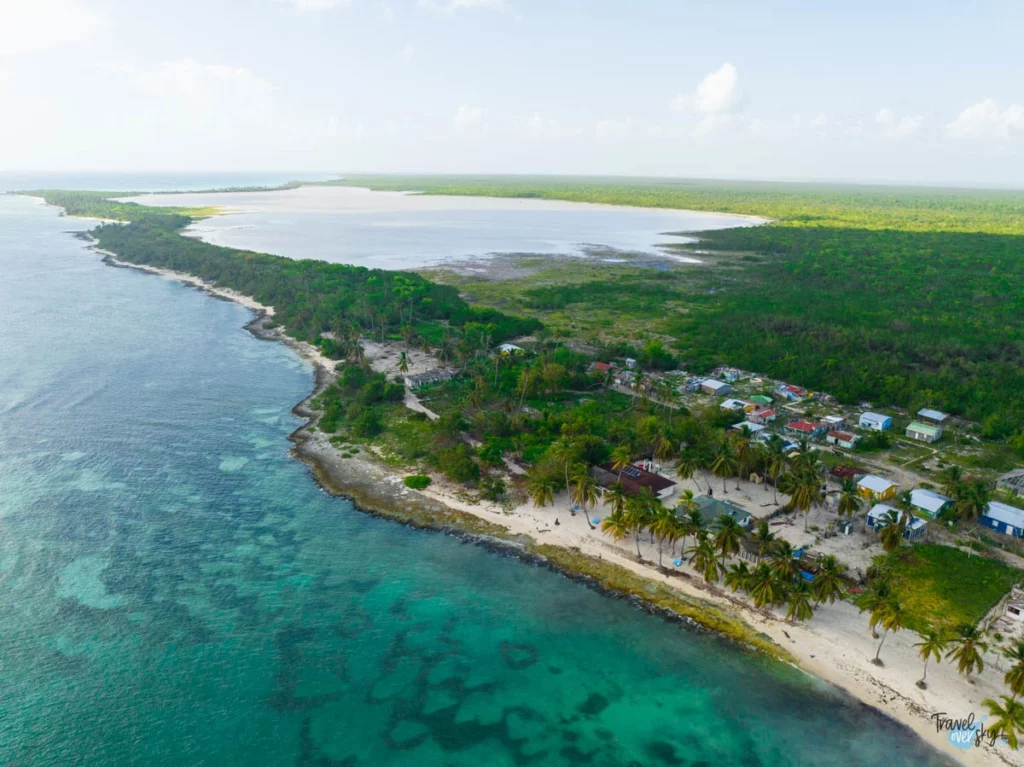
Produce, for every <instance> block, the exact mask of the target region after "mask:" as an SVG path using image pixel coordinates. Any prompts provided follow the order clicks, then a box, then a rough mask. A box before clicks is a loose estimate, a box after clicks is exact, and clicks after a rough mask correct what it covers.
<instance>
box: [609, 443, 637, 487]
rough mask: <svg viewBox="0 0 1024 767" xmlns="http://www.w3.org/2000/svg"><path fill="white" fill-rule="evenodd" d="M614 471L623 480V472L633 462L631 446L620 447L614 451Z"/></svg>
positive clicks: (612, 456)
mask: <svg viewBox="0 0 1024 767" xmlns="http://www.w3.org/2000/svg"><path fill="white" fill-rule="evenodd" d="M611 458H612V471H616V472H618V474H619V479H620V480H621V479H622V470H623V469H625V468H626V467H627V466H629V464H630V463H632V462H633V451H632V450H631V449H630V447H629V445H619V446H618V447H617V448H615V449H614V450H612V455H611Z"/></svg>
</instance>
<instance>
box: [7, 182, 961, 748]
mask: <svg viewBox="0 0 1024 767" xmlns="http://www.w3.org/2000/svg"><path fill="white" fill-rule="evenodd" d="M85 226H86V225H85V224H84V223H82V222H74V221H69V220H66V219H59V218H57V217H56V216H55V215H54V213H53V211H51V210H47V209H45V208H42V207H40V206H37V205H34V204H33V203H31V202H29V201H27V200H23V199H17V198H6V197H0V328H2V332H0V764H19V765H71V764H74V765H79V764H142V765H197V764H203V765H242V764H268V765H388V764H396V765H406V764H410V765H412V764H416V765H529V764H537V765H541V764H542V765H562V764H565V765H569V764H582V763H589V764H594V765H619V764H643V765H691V764H715V765H732V764H747V765H761V764H764V765H775V764H816V765H823V764H829V765H845V764H865V765H874V764H880V763H885V764H887V765H902V764H908V765H909V764H938V763H941V760H940V758H939V757H938V756H937V755H935V754H934V753H933V752H931V751H930V750H928V749H926V748H925V747H924V746H923V744H921V743H920V742H919V741H918V740H916V739H915V738H914V737H913V736H912V735H911V734H910V733H909V732H907V731H906V730H904V729H902V728H900V727H898V726H897V725H895V724H894V723H892V722H891V721H890V720H888V719H886V718H884V717H882V716H880V715H878V714H876V713H874V712H872V711H871V710H869V709H867V708H865V707H863V706H860V705H858V704H856V703H854V702H853V701H851V700H850V699H849V698H847V697H846V696H843V695H840V694H839V693H838V692H836V691H834V690H833V689H831V688H829V687H827V686H825V685H823V684H820V683H817V682H816V681H814V680H811V679H808V678H806V677H805V676H803V675H802V674H799V673H798V672H795V671H793V670H791V669H789V668H788V667H785V666H782V665H780V664H775V663H771V662H769V661H766V660H764V659H761V658H758V657H753V656H751V655H750V654H747V653H744V652H741V651H740V650H738V649H737V648H735V647H734V646H732V645H731V644H729V643H727V642H725V641H722V640H719V639H717V638H716V637H713V636H709V635H705V634H701V633H698V632H695V631H692V630H688V629H685V628H683V627H681V626H678V625H673V624H670V623H667V622H665V621H663V620H660V619H658V618H655V617H652V616H649V615H646V614H644V613H642V612H640V611H638V610H636V609H634V608H633V607H631V606H630V605H629V604H627V603H625V602H623V601H619V600H615V599H611V598H608V597H605V596H602V595H600V594H598V593H596V592H594V591H592V590H590V589H588V588H586V587H584V586H581V585H579V584H576V583H573V582H570V581H568V580H566V579H565V578H562V577H560V576H558V575H557V574H554V573H551V572H549V571H547V570H545V569H543V568H539V567H536V566H532V565H528V564H524V563H522V562H520V561H518V560H516V559H513V558H510V557H505V556H501V555H499V554H496V553H493V552H490V551H488V550H486V549H484V548H482V547H480V546H476V545H471V544H466V543H463V542H460V541H459V540H457V539H454V538H451V537H447V536H443V535H438V534H434V533H428V532H420V531H413V530H408V529H406V528H403V527H400V526H398V525H395V524H392V523H389V522H385V521H382V520H378V519H375V518H372V517H368V516H366V515H363V514H360V513H359V512H357V511H355V510H354V509H353V508H352V507H351V505H350V504H348V503H347V502H345V501H342V500H338V499H334V498H331V497H328V496H326V495H325V494H323V493H321V492H320V491H319V490H318V489H317V488H316V486H315V485H314V483H313V482H312V480H311V479H310V477H309V476H308V474H307V472H306V470H305V468H304V466H303V465H301V464H299V463H296V462H294V461H292V460H291V459H290V458H289V457H288V454H287V450H288V443H287V441H286V439H285V437H286V435H287V434H288V433H289V432H290V431H291V430H292V429H294V428H295V426H296V419H295V418H294V417H293V416H292V415H291V414H290V412H289V410H290V407H291V405H292V404H293V403H294V402H296V401H297V400H299V399H301V398H302V397H303V396H304V395H305V394H306V392H307V391H308V389H309V387H310V383H311V373H310V371H309V370H308V369H307V368H306V367H305V366H304V365H303V364H302V363H300V362H299V361H298V360H297V359H296V358H295V357H294V356H293V355H292V354H291V353H290V352H289V351H288V350H287V349H285V348H283V347H282V346H280V345H277V344H271V343H266V342H261V341H258V340H256V339H254V338H253V337H251V336H250V335H249V334H248V333H246V332H245V331H244V330H242V325H243V324H244V323H245V322H246V320H247V319H248V314H247V312H246V311H244V310H243V309H241V308H239V307H237V306H234V305H232V304H229V303H225V302H222V301H217V300H214V299H211V298H209V297H207V296H204V295H202V294H200V293H198V292H196V291H194V290H190V289H187V288H184V287H182V286H180V285H178V284H175V283H171V282H167V281H163V280H160V279H158V278H155V277H151V276H148V275H144V274H141V273H138V272H134V271H129V270H120V269H112V268H110V267H106V266H103V265H102V264H101V263H100V262H99V260H98V258H97V257H96V256H95V255H93V254H91V253H90V252H88V251H87V250H86V249H85V247H84V244H83V243H81V242H80V241H78V240H75V239H74V238H72V237H71V236H69V235H68V234H67V231H68V230H72V229H82V228H85Z"/></svg>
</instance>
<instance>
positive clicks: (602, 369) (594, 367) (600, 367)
mask: <svg viewBox="0 0 1024 767" xmlns="http://www.w3.org/2000/svg"><path fill="white" fill-rule="evenodd" d="M616 369H617V368H616V367H615V365H609V364H608V363H607V362H591V363H590V367H589V368H587V370H588V371H589V372H591V373H596V374H598V375H602V376H606V375H608V374H609V373H611V372H613V371H615V370H616Z"/></svg>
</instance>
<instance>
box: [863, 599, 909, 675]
mask: <svg viewBox="0 0 1024 767" xmlns="http://www.w3.org/2000/svg"><path fill="white" fill-rule="evenodd" d="M905 620H906V615H905V614H904V612H903V606H902V605H901V604H900V603H899V602H898V601H897V600H896V597H889V598H888V599H886V600H885V601H884V602H882V603H881V604H880V605H878V606H877V607H876V608H875V609H874V610H872V612H871V629H872V631H874V628H875V626H881V627H882V628H883V629H885V632H884V633H883V634H882V641H881V642H879V643H878V650H876V651H875V658H874V660H872V661H871V662H872V663H874V664H875V665H876V666H883V665H885V664H883V663H882V659H881V658H880V657H879V656H880V655H881V654H882V645H884V644H885V638H886V637H887V636H889V632H890V631H892V632H893V633H896V632H897V631H899V630H900V629H902V628H903V627H904V625H905Z"/></svg>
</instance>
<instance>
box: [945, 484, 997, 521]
mask: <svg viewBox="0 0 1024 767" xmlns="http://www.w3.org/2000/svg"><path fill="white" fill-rule="evenodd" d="M956 492H957V494H956V495H955V496H954V498H953V501H954V503H953V510H954V511H955V512H956V515H957V517H959V518H960V519H965V520H967V521H974V520H976V519H977V518H978V517H980V516H981V515H982V514H984V513H985V510H986V509H987V508H988V504H989V501H991V500H992V491H991V490H990V489H989V487H988V485H987V484H986V483H985V482H984V480H980V479H972V480H970V481H968V482H962V483H960V485H959V486H958V487H957V491H956Z"/></svg>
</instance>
